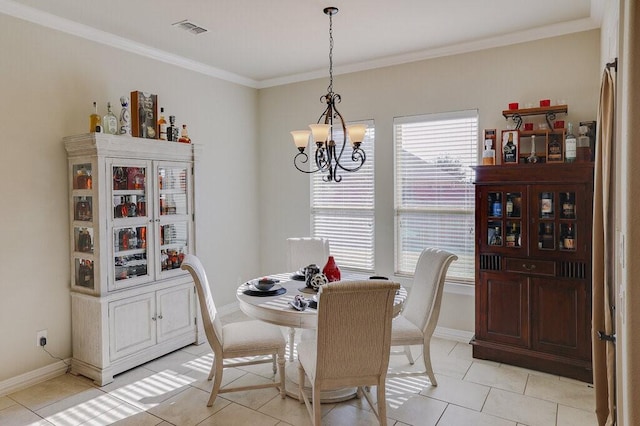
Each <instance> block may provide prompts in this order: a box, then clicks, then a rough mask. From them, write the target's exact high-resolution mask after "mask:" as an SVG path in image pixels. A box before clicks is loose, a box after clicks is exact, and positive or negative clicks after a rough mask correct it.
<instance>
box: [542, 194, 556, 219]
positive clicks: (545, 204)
mask: <svg viewBox="0 0 640 426" xmlns="http://www.w3.org/2000/svg"><path fill="white" fill-rule="evenodd" d="M540 217H545V218H546V217H553V194H552V193H551V192H543V193H542V195H541V196H540Z"/></svg>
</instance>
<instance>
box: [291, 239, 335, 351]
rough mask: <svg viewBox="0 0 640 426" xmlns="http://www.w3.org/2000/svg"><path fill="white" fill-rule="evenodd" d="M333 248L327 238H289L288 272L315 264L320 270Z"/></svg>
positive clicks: (292, 337) (292, 340)
mask: <svg viewBox="0 0 640 426" xmlns="http://www.w3.org/2000/svg"><path fill="white" fill-rule="evenodd" d="M330 254H331V247H330V244H329V240H328V239H327V238H312V237H303V238H287V272H296V271H298V270H299V269H300V268H304V267H305V266H308V265H312V264H315V265H317V266H318V268H320V270H321V271H322V268H324V265H325V264H326V263H327V259H329V255H330ZM295 340H296V329H295V328H290V329H289V362H293V360H294V355H293V353H294V347H295Z"/></svg>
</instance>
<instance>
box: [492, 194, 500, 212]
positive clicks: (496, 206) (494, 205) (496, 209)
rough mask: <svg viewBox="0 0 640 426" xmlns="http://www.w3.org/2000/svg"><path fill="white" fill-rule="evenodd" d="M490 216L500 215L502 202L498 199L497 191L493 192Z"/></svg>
mask: <svg viewBox="0 0 640 426" xmlns="http://www.w3.org/2000/svg"><path fill="white" fill-rule="evenodd" d="M491 216H494V217H501V216H502V202H501V201H500V193H499V192H496V193H495V194H494V198H493V202H492V204H491Z"/></svg>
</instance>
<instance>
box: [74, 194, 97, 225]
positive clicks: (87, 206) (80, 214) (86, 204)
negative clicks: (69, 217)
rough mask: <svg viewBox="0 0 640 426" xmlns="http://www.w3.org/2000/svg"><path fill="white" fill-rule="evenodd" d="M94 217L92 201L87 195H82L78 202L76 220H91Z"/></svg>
mask: <svg viewBox="0 0 640 426" xmlns="http://www.w3.org/2000/svg"><path fill="white" fill-rule="evenodd" d="M92 217H93V215H92V212H91V202H90V201H88V200H87V197H80V200H79V201H78V202H77V203H76V209H75V220H83V221H90V220H91V218H92Z"/></svg>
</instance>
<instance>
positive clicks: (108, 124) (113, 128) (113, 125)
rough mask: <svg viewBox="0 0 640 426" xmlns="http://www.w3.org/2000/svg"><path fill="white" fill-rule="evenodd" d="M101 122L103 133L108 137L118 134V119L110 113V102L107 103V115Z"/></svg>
mask: <svg viewBox="0 0 640 426" xmlns="http://www.w3.org/2000/svg"><path fill="white" fill-rule="evenodd" d="M102 121H103V124H104V132H105V133H107V134H110V135H117V134H118V117H116V115H115V114H114V113H113V112H112V111H111V102H107V114H106V115H105V116H104V118H103V119H102Z"/></svg>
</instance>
